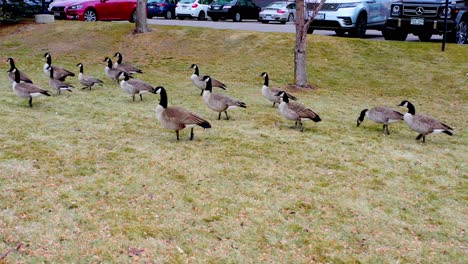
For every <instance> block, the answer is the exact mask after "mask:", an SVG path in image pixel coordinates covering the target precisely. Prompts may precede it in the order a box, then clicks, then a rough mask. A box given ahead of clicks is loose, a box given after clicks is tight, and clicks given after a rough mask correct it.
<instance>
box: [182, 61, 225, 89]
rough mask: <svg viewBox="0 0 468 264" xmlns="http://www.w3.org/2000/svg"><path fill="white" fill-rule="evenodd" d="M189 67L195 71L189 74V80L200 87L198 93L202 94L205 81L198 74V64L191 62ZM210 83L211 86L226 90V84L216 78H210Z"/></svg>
mask: <svg viewBox="0 0 468 264" xmlns="http://www.w3.org/2000/svg"><path fill="white" fill-rule="evenodd" d="M190 68H192V69H194V70H195V72H194V73H193V74H192V75H191V76H190V80H192V83H193V84H195V86H196V87H198V88H199V89H201V93H200V95H203V91H204V90H205V88H206V82H205V81H204V80H203V77H201V76H200V72H199V69H198V65H196V64H192V65H191V66H190ZM211 85H212V87H218V88H221V89H223V90H226V88H227V87H226V85H225V84H224V83H222V82H220V81H218V80H216V79H213V78H211Z"/></svg>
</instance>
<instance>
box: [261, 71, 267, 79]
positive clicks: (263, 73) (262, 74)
mask: <svg viewBox="0 0 468 264" xmlns="http://www.w3.org/2000/svg"><path fill="white" fill-rule="evenodd" d="M260 76H262V77H263V78H265V77H266V76H268V73H266V72H262V73H261V74H260Z"/></svg>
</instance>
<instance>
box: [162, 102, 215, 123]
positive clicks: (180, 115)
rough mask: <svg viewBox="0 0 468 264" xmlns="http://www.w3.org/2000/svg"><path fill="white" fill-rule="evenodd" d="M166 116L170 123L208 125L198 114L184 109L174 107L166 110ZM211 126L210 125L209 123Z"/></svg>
mask: <svg viewBox="0 0 468 264" xmlns="http://www.w3.org/2000/svg"><path fill="white" fill-rule="evenodd" d="M164 115H165V117H166V118H167V120H168V121H170V122H174V123H178V124H184V125H200V126H201V125H203V124H206V123H208V121H206V120H205V119H203V118H201V117H200V116H198V115H197V114H195V113H193V112H191V111H189V110H186V109H184V108H180V107H176V106H172V107H168V108H166V110H165V111H164ZM208 124H209V123H208Z"/></svg>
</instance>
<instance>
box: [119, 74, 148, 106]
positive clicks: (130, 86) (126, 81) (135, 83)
mask: <svg viewBox="0 0 468 264" xmlns="http://www.w3.org/2000/svg"><path fill="white" fill-rule="evenodd" d="M122 77H123V80H121V81H120V87H122V89H123V90H124V91H125V92H127V93H128V94H130V95H131V96H132V98H133V102H135V94H139V95H140V100H141V101H143V96H142V94H144V93H147V92H151V91H152V90H153V89H154V87H153V86H151V84H149V83H146V82H144V81H142V80H138V79H132V80H130V78H133V77H132V76H130V75H128V73H126V72H120V73H119V76H118V78H119V80H120V78H122Z"/></svg>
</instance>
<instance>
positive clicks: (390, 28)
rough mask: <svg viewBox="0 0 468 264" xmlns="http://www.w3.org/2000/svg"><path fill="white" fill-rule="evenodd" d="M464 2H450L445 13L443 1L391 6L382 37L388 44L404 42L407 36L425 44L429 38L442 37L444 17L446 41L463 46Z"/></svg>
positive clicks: (422, 1)
mask: <svg viewBox="0 0 468 264" xmlns="http://www.w3.org/2000/svg"><path fill="white" fill-rule="evenodd" d="M467 2H468V1H466V0H465V1H460V0H458V1H450V2H449V7H448V12H447V11H446V10H445V0H411V1H401V0H398V1H395V2H394V3H393V4H392V6H391V16H390V17H389V18H388V19H387V30H386V32H385V34H384V37H385V39H388V40H405V39H406V37H407V36H408V33H412V34H414V35H416V36H418V38H419V40H421V41H429V40H430V39H431V38H432V35H436V34H437V35H442V34H443V32H444V30H445V27H444V20H445V16H446V14H447V36H448V40H449V41H452V42H455V41H457V42H466V21H467V16H466V14H465V13H466V12H467V11H466V5H467ZM457 31H458V33H457ZM463 32H465V33H463ZM457 35H458V40H457ZM463 36H464V37H463ZM463 38H465V40H464V41H463Z"/></svg>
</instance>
